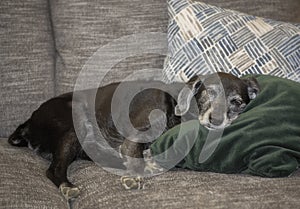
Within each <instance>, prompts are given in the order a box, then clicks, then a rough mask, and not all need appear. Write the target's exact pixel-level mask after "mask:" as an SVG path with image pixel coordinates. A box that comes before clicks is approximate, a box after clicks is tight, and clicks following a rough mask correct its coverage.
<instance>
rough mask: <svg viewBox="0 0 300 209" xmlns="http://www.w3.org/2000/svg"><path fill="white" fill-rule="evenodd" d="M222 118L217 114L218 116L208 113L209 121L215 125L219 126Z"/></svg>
mask: <svg viewBox="0 0 300 209" xmlns="http://www.w3.org/2000/svg"><path fill="white" fill-rule="evenodd" d="M223 121H224V118H223V117H221V116H219V117H215V116H214V115H213V114H210V115H209V122H210V123H211V124H213V125H215V126H219V125H221V124H222V123H223Z"/></svg>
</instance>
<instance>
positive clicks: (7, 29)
mask: <svg viewBox="0 0 300 209" xmlns="http://www.w3.org/2000/svg"><path fill="white" fill-rule="evenodd" d="M47 2H48V1H47V0H26V1H22V0H14V1H11V0H1V1H0V20H1V21H0V28H1V32H0V46H1V47H0V89H1V90H0V136H2V137H5V136H8V135H9V134H10V133H11V132H12V131H13V129H14V128H16V126H17V125H18V124H20V123H22V122H24V121H25V120H26V118H28V117H29V116H30V115H31V113H32V111H33V110H34V109H36V108H37V107H38V106H39V104H40V103H41V102H42V101H44V100H46V99H48V98H50V97H51V96H53V95H54V85H53V72H54V59H53V58H54V56H53V55H54V47H53V39H52V32H51V27H50V18H49V7H48V4H47Z"/></svg>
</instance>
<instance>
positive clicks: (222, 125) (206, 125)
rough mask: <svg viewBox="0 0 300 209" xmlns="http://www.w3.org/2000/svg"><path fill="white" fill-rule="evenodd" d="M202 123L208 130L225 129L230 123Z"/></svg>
mask: <svg viewBox="0 0 300 209" xmlns="http://www.w3.org/2000/svg"><path fill="white" fill-rule="evenodd" d="M201 125H203V126H204V127H205V128H207V129H208V130H215V131H217V130H222V129H225V128H226V127H228V126H229V125H230V123H223V124H221V125H215V124H212V123H205V124H201Z"/></svg>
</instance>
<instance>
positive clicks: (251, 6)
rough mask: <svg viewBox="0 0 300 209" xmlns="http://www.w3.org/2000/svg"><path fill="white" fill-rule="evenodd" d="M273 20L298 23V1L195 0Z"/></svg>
mask: <svg viewBox="0 0 300 209" xmlns="http://www.w3.org/2000/svg"><path fill="white" fill-rule="evenodd" d="M195 1H201V2H205V3H207V4H211V5H215V6H219V7H223V8H227V9H232V10H236V11H240V12H244V13H247V14H250V15H255V16H259V17H265V18H270V19H274V20H281V21H288V22H296V23H297V22H298V23H300V13H299V11H300V1H299V0H268V1H265V0H251V1H246V0H195Z"/></svg>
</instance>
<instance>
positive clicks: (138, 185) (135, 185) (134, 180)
mask: <svg viewBox="0 0 300 209" xmlns="http://www.w3.org/2000/svg"><path fill="white" fill-rule="evenodd" d="M121 183H122V185H123V187H124V188H125V189H127V190H130V189H142V178H141V177H129V176H122V177H121Z"/></svg>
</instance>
